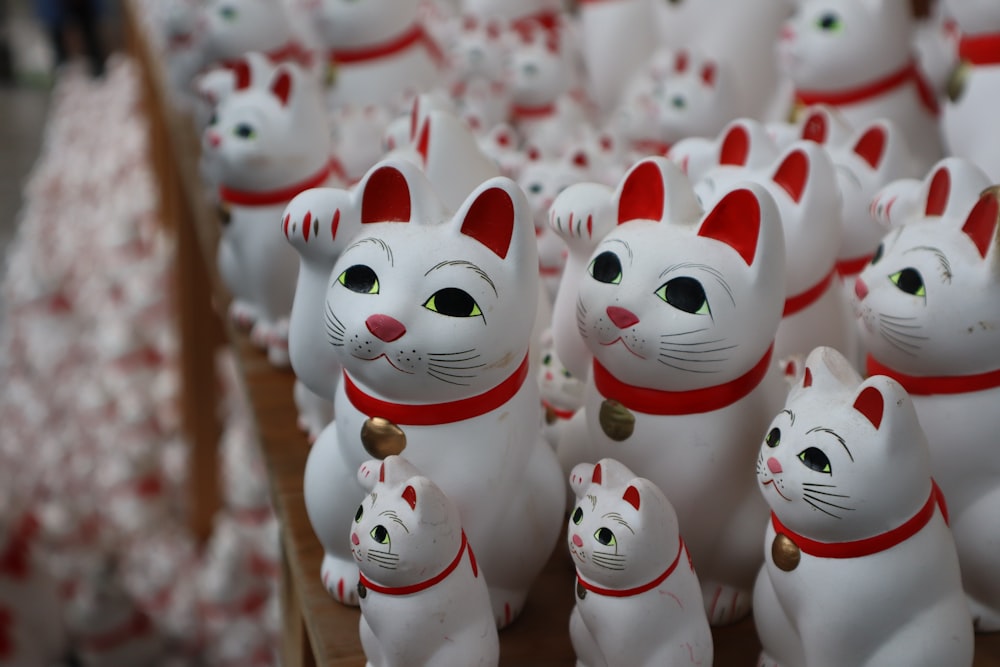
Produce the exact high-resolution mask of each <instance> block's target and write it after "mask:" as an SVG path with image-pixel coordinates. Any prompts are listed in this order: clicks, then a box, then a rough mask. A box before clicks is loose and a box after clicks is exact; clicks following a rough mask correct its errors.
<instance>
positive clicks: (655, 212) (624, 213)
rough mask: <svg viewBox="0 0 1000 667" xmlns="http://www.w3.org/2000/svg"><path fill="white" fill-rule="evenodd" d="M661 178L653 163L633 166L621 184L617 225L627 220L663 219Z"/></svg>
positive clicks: (663, 194) (663, 195) (663, 196)
mask: <svg viewBox="0 0 1000 667" xmlns="http://www.w3.org/2000/svg"><path fill="white" fill-rule="evenodd" d="M665 198H666V193H665V192H664V191H663V176H662V175H661V174H660V169H659V167H657V166H656V164H655V163H654V162H642V163H640V164H638V165H636V166H635V168H633V169H632V171H630V172H629V173H628V175H627V176H626V177H625V182H624V183H622V191H621V196H620V197H619V198H618V224H619V225H620V224H622V223H624V222H628V221H629V220H659V219H660V218H662V217H663V210H664V203H665V202H664V200H665Z"/></svg>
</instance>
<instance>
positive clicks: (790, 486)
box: [753, 347, 974, 667]
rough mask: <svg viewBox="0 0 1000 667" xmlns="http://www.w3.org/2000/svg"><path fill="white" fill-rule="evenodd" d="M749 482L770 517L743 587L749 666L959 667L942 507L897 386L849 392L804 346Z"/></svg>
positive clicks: (853, 382)
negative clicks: (754, 639)
mask: <svg viewBox="0 0 1000 667" xmlns="http://www.w3.org/2000/svg"><path fill="white" fill-rule="evenodd" d="M757 481H758V484H759V486H760V491H761V493H762V494H763V495H764V498H765V499H766V500H767V502H768V504H769V505H770V506H771V510H772V513H771V522H770V524H769V525H768V527H767V535H766V538H765V545H764V546H765V564H764V567H763V568H761V571H760V575H759V576H758V578H757V584H756V586H755V587H754V601H753V611H754V621H755V623H756V625H757V631H758V635H759V636H760V639H761V643H762V645H763V652H762V654H761V658H760V660H759V661H758V663H757V664H758V665H759V666H760V667H777V666H783V667H787V666H791V665H858V666H859V667H866V666H874V665H926V666H927V667H932V666H937V665H956V666H957V665H971V664H972V652H973V641H974V639H973V632H972V619H971V617H970V615H969V609H968V606H967V605H966V602H965V599H964V596H963V595H962V587H961V577H960V575H959V570H958V556H957V555H956V553H955V543H954V540H953V539H952V536H951V534H950V533H949V531H948V526H947V525H946V514H947V510H946V509H945V506H944V499H943V496H942V494H941V491H940V490H939V489H938V487H937V485H936V484H935V483H934V481H933V480H932V479H931V466H930V457H929V455H928V450H927V440H926V438H925V437H924V435H923V433H922V431H921V428H920V423H919V422H918V420H917V414H916V412H915V411H914V406H913V403H912V402H911V401H910V399H909V397H908V396H907V394H906V392H905V391H904V390H903V388H902V387H901V386H900V385H899V384H898V383H896V382H895V381H893V380H891V379H890V378H887V377H884V376H875V377H871V378H869V379H867V380H865V381H864V382H862V380H861V376H860V375H858V374H857V372H856V371H855V370H854V369H853V368H852V367H851V364H850V363H849V362H848V361H847V359H845V358H844V357H843V356H841V355H840V354H839V353H838V352H837V351H835V350H833V349H831V348H823V347H820V348H817V349H815V350H813V352H812V353H810V355H809V356H808V357H807V359H806V363H805V370H804V372H803V379H802V382H801V383H800V384H799V385H798V386H797V387H795V388H793V389H792V391H791V393H790V394H789V397H788V401H787V403H786V404H785V409H784V410H782V411H781V412H780V413H779V414H778V415H777V416H776V417H775V418H774V421H773V422H772V423H771V428H770V430H768V431H767V435H766V437H765V438H764V442H763V444H762V445H761V447H760V455H759V456H758V458H757ZM950 499H951V498H950V496H949V500H950Z"/></svg>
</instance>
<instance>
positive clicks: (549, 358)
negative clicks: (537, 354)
mask: <svg viewBox="0 0 1000 667" xmlns="http://www.w3.org/2000/svg"><path fill="white" fill-rule="evenodd" d="M551 364H552V355H551V354H546V355H545V356H544V357H542V365H543V366H549V365H551Z"/></svg>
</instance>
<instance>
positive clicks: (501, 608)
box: [489, 586, 527, 630]
mask: <svg viewBox="0 0 1000 667" xmlns="http://www.w3.org/2000/svg"><path fill="white" fill-rule="evenodd" d="M489 591H490V603H491V604H492V605H493V618H494V620H496V622H497V630H502V629H504V628H505V627H507V626H508V625H510V624H511V623H513V622H514V619H515V618H517V617H518V616H519V615H520V614H521V610H522V609H523V608H524V600H525V598H526V597H527V591H512V590H508V589H503V588H496V587H494V586H490V587H489Z"/></svg>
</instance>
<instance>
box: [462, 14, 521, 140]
mask: <svg viewBox="0 0 1000 667" xmlns="http://www.w3.org/2000/svg"><path fill="white" fill-rule="evenodd" d="M518 41H519V40H518V39H517V34H516V33H514V32H513V31H512V30H510V29H509V28H508V27H507V26H506V24H505V23H504V22H502V21H500V20H498V19H493V20H489V21H478V20H477V19H476V18H475V17H474V16H466V17H465V18H464V19H463V21H462V29H461V32H459V34H458V35H457V36H456V37H455V39H454V41H453V43H452V44H451V45H450V46H449V48H448V61H449V64H450V67H449V73H450V75H451V79H452V80H451V82H450V84H449V90H450V91H451V95H452V97H453V98H454V99H455V101H456V106H457V107H458V109H459V113H460V115H461V116H462V118H463V119H464V120H465V121H466V122H467V123H468V124H469V126H470V127H471V128H472V130H473V131H475V132H477V133H480V132H485V131H487V130H488V129H489V128H492V127H494V126H495V125H497V124H498V123H501V122H504V121H505V120H507V117H508V116H509V114H510V91H509V90H508V87H507V80H506V75H507V70H506V60H507V58H509V57H510V54H511V51H512V50H513V49H514V48H515V47H516V45H517V42H518Z"/></svg>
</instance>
